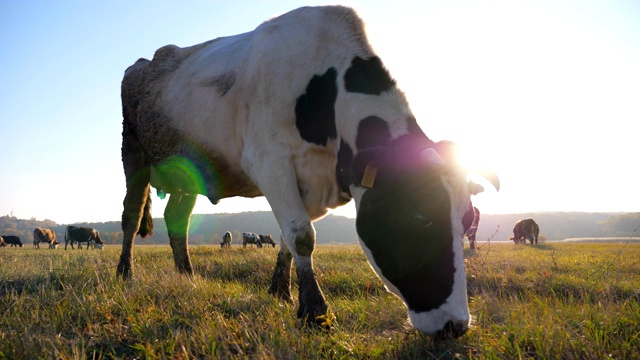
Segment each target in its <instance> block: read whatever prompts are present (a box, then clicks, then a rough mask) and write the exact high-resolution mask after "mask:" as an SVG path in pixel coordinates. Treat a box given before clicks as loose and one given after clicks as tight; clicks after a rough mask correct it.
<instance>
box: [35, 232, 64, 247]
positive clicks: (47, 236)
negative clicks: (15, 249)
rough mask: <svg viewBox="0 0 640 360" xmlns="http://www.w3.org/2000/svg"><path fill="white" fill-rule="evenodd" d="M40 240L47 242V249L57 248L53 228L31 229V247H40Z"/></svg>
mask: <svg viewBox="0 0 640 360" xmlns="http://www.w3.org/2000/svg"><path fill="white" fill-rule="evenodd" d="M41 242H46V243H47V244H49V249H57V248H58V244H60V243H59V242H58V241H57V240H56V233H55V232H54V231H53V230H50V229H43V228H35V229H34V230H33V248H34V249H40V243H41Z"/></svg>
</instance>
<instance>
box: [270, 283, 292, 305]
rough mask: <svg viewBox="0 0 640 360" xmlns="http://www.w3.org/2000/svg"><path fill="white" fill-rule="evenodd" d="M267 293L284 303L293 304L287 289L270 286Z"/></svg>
mask: <svg viewBox="0 0 640 360" xmlns="http://www.w3.org/2000/svg"><path fill="white" fill-rule="evenodd" d="M268 293H269V294H271V295H273V296H275V297H277V298H279V299H281V300H284V301H286V302H290V303H291V302H293V297H292V296H291V291H290V290H289V289H285V288H278V287H274V286H271V287H270V288H269V291H268Z"/></svg>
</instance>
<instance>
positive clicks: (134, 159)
mask: <svg viewBox="0 0 640 360" xmlns="http://www.w3.org/2000/svg"><path fill="white" fill-rule="evenodd" d="M127 129H128V127H127V126H126V122H125V129H124V131H123V136H124V138H123V142H122V164H123V166H124V175H125V178H126V181H127V194H126V195H125V198H124V202H123V205H124V210H123V211H122V233H123V234H122V253H121V254H120V262H119V263H118V268H117V270H116V274H117V276H121V277H122V278H123V279H128V278H130V277H131V275H132V270H133V241H134V239H135V237H136V235H137V234H138V231H139V230H140V224H141V222H142V220H143V217H144V218H151V214H150V213H145V212H149V211H150V210H149V208H150V206H148V205H150V202H151V199H150V194H149V190H150V186H149V182H150V179H151V167H150V166H149V164H148V163H147V161H146V159H145V157H144V155H143V152H142V149H140V147H139V144H138V143H137V141H135V140H133V138H132V136H133V135H132V134H131V133H129V132H128V131H127ZM141 235H142V236H145V235H147V232H145V233H143V234H142V233H141ZM71 248H72V249H73V241H71Z"/></svg>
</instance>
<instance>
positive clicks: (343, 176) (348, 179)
mask: <svg viewBox="0 0 640 360" xmlns="http://www.w3.org/2000/svg"><path fill="white" fill-rule="evenodd" d="M352 162H353V150H351V146H349V144H347V143H345V142H344V140H340V150H338V163H337V164H336V179H337V180H338V186H339V187H340V190H341V192H343V193H346V194H350V195H351V192H350V191H349V185H351V184H354V183H355V182H354V181H355V180H354V177H353V169H352V167H351V163H352ZM345 200H346V199H345Z"/></svg>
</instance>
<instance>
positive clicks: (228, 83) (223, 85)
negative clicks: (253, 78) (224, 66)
mask: <svg viewBox="0 0 640 360" xmlns="http://www.w3.org/2000/svg"><path fill="white" fill-rule="evenodd" d="M235 83H236V73H235V72H233V71H229V72H227V73H224V74H222V75H218V76H216V77H214V78H213V79H211V80H209V81H207V82H205V83H204V85H205V86H213V87H215V88H216V90H217V92H218V95H220V97H222V96H225V95H226V94H227V92H229V90H230V89H231V88H232V87H233V85H234V84H235Z"/></svg>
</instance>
